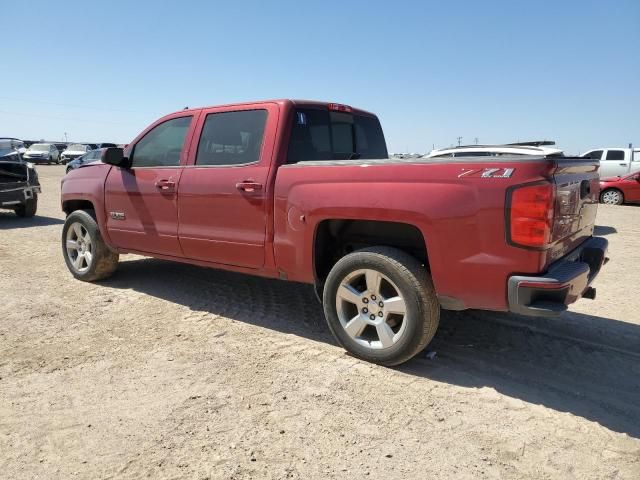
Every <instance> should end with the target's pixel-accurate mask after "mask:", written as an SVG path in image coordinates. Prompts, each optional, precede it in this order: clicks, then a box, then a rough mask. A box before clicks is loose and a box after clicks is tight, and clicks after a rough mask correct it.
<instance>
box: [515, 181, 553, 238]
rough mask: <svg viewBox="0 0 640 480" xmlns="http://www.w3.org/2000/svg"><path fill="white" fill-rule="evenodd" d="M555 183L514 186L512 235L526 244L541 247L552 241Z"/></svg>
mask: <svg viewBox="0 0 640 480" xmlns="http://www.w3.org/2000/svg"><path fill="white" fill-rule="evenodd" d="M554 192H555V189H554V186H553V184H551V183H544V184H537V185H525V186H522V187H517V188H515V189H513V190H511V194H510V199H509V200H508V201H509V239H510V240H511V243H514V244H517V245H521V246H523V247H534V248H542V247H545V246H546V245H547V244H549V241H550V239H551V229H552V227H553V205H554V200H555V198H554V197H555V195H554Z"/></svg>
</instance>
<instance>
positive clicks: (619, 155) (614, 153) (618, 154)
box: [607, 150, 624, 160]
mask: <svg viewBox="0 0 640 480" xmlns="http://www.w3.org/2000/svg"><path fill="white" fill-rule="evenodd" d="M607 160H624V150H607Z"/></svg>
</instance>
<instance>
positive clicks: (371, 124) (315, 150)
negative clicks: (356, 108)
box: [287, 108, 389, 163]
mask: <svg viewBox="0 0 640 480" xmlns="http://www.w3.org/2000/svg"><path fill="white" fill-rule="evenodd" d="M293 122H294V123H293V130H292V132H291V140H290V141H289V154H288V160H287V162H288V163H296V162H303V161H308V160H357V159H372V158H387V157H388V156H389V155H388V153H387V146H386V143H385V140H384V134H383V133H382V127H381V126H380V122H379V121H378V119H377V118H376V117H374V116H370V115H359V114H352V113H347V112H330V111H329V110H324V109H317V108H299V109H297V110H296V114H295V116H294V118H293Z"/></svg>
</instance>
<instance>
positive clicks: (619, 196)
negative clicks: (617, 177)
mask: <svg viewBox="0 0 640 480" xmlns="http://www.w3.org/2000/svg"><path fill="white" fill-rule="evenodd" d="M600 203H604V204H606V205H622V204H623V203H624V193H622V192H621V191H620V190H618V189H617V188H607V189H606V190H603V191H602V192H601V193H600Z"/></svg>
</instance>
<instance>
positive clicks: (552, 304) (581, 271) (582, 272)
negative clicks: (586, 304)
mask: <svg viewBox="0 0 640 480" xmlns="http://www.w3.org/2000/svg"><path fill="white" fill-rule="evenodd" d="M608 245H609V242H608V241H607V240H606V239H604V238H601V237H591V238H590V239H589V240H587V241H586V242H584V243H583V244H582V245H580V246H579V247H578V248H576V249H575V250H573V251H572V252H571V253H569V254H568V255H566V256H565V257H563V258H562V259H560V260H558V261H557V262H554V263H552V264H551V265H550V266H549V269H548V270H547V272H546V273H544V274H541V275H539V276H531V275H514V276H512V277H509V280H508V297H509V310H510V311H511V312H514V313H519V314H522V315H530V316H536V317H552V316H557V315H560V314H561V313H562V312H564V311H565V310H566V309H567V306H568V305H569V304H571V303H573V302H575V301H576V300H578V299H580V298H582V297H588V298H595V289H593V288H591V283H592V282H593V279H594V278H595V277H596V275H598V272H600V268H602V265H604V264H605V263H606V262H607V261H608V260H609V259H608V258H607V247H608Z"/></svg>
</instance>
